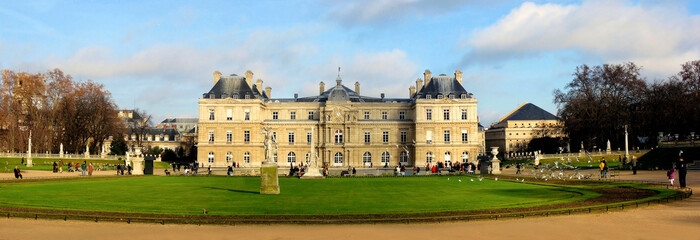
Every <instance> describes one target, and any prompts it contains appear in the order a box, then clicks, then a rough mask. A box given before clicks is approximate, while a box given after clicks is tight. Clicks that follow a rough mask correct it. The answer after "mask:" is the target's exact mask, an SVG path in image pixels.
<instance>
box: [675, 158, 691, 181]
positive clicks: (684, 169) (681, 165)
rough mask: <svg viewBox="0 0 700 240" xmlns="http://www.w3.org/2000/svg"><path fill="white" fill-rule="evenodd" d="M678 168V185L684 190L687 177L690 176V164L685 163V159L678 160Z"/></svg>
mask: <svg viewBox="0 0 700 240" xmlns="http://www.w3.org/2000/svg"><path fill="white" fill-rule="evenodd" d="M676 167H677V168H678V183H679V184H680V185H681V187H682V188H684V187H685V176H686V175H687V174H688V164H687V163H686V162H685V161H683V158H680V159H678V164H677V165H676Z"/></svg>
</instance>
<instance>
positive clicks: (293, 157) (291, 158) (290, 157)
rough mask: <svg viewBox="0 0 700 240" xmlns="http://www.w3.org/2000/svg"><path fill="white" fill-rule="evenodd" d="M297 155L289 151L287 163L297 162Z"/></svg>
mask: <svg viewBox="0 0 700 240" xmlns="http://www.w3.org/2000/svg"><path fill="white" fill-rule="evenodd" d="M296 162H297V155H296V154H295V153H294V152H289V153H287V163H296Z"/></svg>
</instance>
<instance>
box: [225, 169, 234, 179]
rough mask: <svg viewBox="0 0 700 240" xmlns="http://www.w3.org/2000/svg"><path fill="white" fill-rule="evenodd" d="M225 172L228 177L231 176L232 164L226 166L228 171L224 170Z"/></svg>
mask: <svg viewBox="0 0 700 240" xmlns="http://www.w3.org/2000/svg"><path fill="white" fill-rule="evenodd" d="M226 174H227V175H228V176H229V177H230V176H233V166H228V171H226Z"/></svg>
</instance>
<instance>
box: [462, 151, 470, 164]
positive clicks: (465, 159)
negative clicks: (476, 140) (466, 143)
mask: <svg viewBox="0 0 700 240" xmlns="http://www.w3.org/2000/svg"><path fill="white" fill-rule="evenodd" d="M462 162H464V163H465V162H469V153H468V152H467V151H464V152H462Z"/></svg>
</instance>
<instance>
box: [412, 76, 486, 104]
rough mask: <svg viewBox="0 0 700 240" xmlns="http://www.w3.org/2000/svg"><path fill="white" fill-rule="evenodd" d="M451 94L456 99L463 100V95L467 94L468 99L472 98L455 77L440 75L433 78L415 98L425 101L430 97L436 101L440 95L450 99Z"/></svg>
mask: <svg viewBox="0 0 700 240" xmlns="http://www.w3.org/2000/svg"><path fill="white" fill-rule="evenodd" d="M450 94H454V97H455V98H461V96H462V94H466V98H471V97H472V95H471V94H470V93H469V92H467V90H465V89H464V87H462V84H460V83H459V81H457V79H455V77H454V76H447V75H445V74H440V75H439V76H434V77H431V78H430V82H429V83H428V85H426V86H424V87H423V88H422V89H421V90H420V91H419V92H417V93H416V96H415V98H421V99H424V98H426V97H425V96H427V95H430V97H431V98H432V99H435V98H437V96H438V95H443V97H449V95H450Z"/></svg>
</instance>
